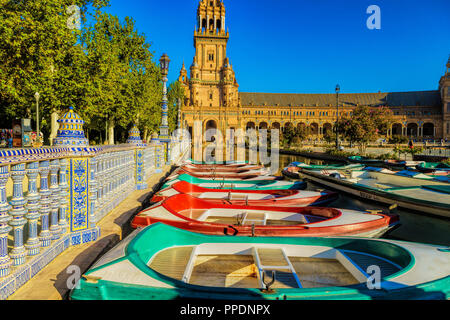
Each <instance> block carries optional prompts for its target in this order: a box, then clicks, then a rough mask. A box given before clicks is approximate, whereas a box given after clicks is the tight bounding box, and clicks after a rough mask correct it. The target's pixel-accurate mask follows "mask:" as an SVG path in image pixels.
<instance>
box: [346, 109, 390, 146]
mask: <svg viewBox="0 0 450 320" xmlns="http://www.w3.org/2000/svg"><path fill="white" fill-rule="evenodd" d="M392 116H393V114H392V111H391V110H389V109H388V108H386V107H377V108H371V107H367V106H359V107H356V108H355V109H354V110H353V114H352V115H351V116H347V117H344V118H342V119H341V120H340V121H339V133H340V134H342V136H343V137H345V138H347V139H348V140H350V141H353V142H355V143H356V144H357V145H358V149H359V152H360V154H362V155H364V154H365V153H366V149H367V145H368V144H369V143H370V142H372V141H375V140H376V139H378V138H379V137H380V136H381V133H382V132H385V131H386V130H387V128H388V127H389V126H390V125H391V123H392Z"/></svg>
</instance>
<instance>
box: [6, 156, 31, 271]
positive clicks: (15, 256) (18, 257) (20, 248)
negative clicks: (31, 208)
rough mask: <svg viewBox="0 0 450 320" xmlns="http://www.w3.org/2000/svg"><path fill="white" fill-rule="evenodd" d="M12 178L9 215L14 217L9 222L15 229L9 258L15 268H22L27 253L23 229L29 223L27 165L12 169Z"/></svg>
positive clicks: (15, 166)
mask: <svg viewBox="0 0 450 320" xmlns="http://www.w3.org/2000/svg"><path fill="white" fill-rule="evenodd" d="M11 178H12V179H13V197H12V199H11V202H10V204H11V206H12V210H11V211H10V212H9V214H10V215H11V216H12V217H13V218H12V220H10V221H9V224H10V226H12V227H13V234H14V247H13V249H12V250H11V253H10V254H9V256H10V257H11V259H12V261H13V265H14V266H20V265H21V264H24V263H25V257H26V255H27V251H26V250H25V246H24V244H23V227H24V226H25V224H26V223H27V220H26V219H25V218H24V216H25V214H26V212H27V211H26V209H25V204H26V203H27V200H26V199H25V198H24V197H23V179H24V178H25V164H24V163H20V164H16V165H14V166H12V167H11Z"/></svg>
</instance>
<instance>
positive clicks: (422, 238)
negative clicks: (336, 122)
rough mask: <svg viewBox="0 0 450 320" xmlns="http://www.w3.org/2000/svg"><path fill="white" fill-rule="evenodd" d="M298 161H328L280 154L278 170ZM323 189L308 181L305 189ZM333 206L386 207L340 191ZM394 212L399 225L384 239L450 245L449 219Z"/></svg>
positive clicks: (364, 208) (314, 162)
mask: <svg viewBox="0 0 450 320" xmlns="http://www.w3.org/2000/svg"><path fill="white" fill-rule="evenodd" d="M294 161H299V162H305V163H308V164H329V163H330V162H326V161H322V160H314V159H308V158H304V157H300V156H292V155H280V164H279V171H278V173H277V175H281V171H282V170H283V168H284V167H286V166H288V165H289V164H290V163H291V162H294ZM316 189H324V187H323V186H320V185H317V184H314V183H313V182H310V181H308V187H307V190H316ZM328 206H329V207H334V208H343V209H353V210H367V209H381V210H382V209H386V208H387V206H382V205H379V204H377V203H374V202H367V201H363V200H360V199H359V198H357V197H351V196H349V195H346V194H343V193H341V194H340V196H339V199H338V200H337V201H335V202H333V203H330V204H329V205H328ZM396 214H398V215H399V216H400V223H401V226H400V227H399V228H397V229H396V230H394V231H392V232H391V233H390V234H388V235H386V236H384V237H383V238H386V239H396V240H406V241H414V242H421V243H429V244H436V245H445V246H448V245H450V220H449V219H445V218H439V217H434V216H426V215H421V214H418V213H415V212H410V211H406V210H402V209H397V211H396Z"/></svg>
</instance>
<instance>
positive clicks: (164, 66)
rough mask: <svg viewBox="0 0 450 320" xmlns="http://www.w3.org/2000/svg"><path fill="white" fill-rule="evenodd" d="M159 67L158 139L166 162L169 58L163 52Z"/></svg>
mask: <svg viewBox="0 0 450 320" xmlns="http://www.w3.org/2000/svg"><path fill="white" fill-rule="evenodd" d="M159 62H160V67H161V75H162V82H163V99H162V104H161V111H162V116H161V117H162V119H161V126H160V127H159V141H161V142H162V143H164V145H165V150H166V152H165V156H166V162H167V161H169V159H170V156H169V152H170V150H169V146H170V137H169V122H168V106H167V104H168V99H167V81H168V79H167V75H168V74H169V64H170V59H169V57H168V56H167V54H165V53H164V54H163V55H162V56H161V59H159Z"/></svg>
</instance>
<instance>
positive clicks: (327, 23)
mask: <svg viewBox="0 0 450 320" xmlns="http://www.w3.org/2000/svg"><path fill="white" fill-rule="evenodd" d="M198 2H199V1H198V0H170V1H164V0H159V1H156V0H127V1H125V0H110V3H111V6H110V7H109V8H108V9H107V10H106V11H107V12H109V13H113V14H115V15H118V16H119V17H120V18H121V19H123V18H124V17H125V16H131V17H133V18H134V20H136V23H137V28H138V30H139V31H140V32H141V33H145V34H146V36H147V39H148V40H149V41H150V42H151V43H152V47H151V48H152V50H153V51H154V52H155V58H156V59H159V57H160V56H161V54H162V53H164V52H167V54H168V55H169V57H170V58H171V60H172V63H171V68H170V74H169V80H170V81H174V80H175V79H176V78H177V77H178V73H179V70H180V68H181V64H182V62H183V60H184V61H185V62H186V68H188V69H189V67H190V65H191V63H192V59H193V56H194V47H193V31H194V27H195V24H196V11H197V5H198ZM224 2H225V7H226V10H227V17H226V25H227V27H228V28H229V31H230V40H229V42H228V52H227V53H228V57H229V58H230V61H231V63H232V65H233V67H234V70H235V72H236V77H237V80H238V83H239V85H240V91H242V92H275V93H332V92H334V88H335V86H336V84H337V83H339V84H340V86H341V92H342V93H354V92H378V91H382V92H388V91H390V92H396V91H414V90H436V89H437V88H438V82H439V79H440V77H441V76H442V75H443V74H444V72H445V64H446V62H447V60H448V58H449V54H450V18H449V12H450V0H420V1H419V0H340V1H336V0H225V1H224ZM370 5H378V6H379V7H380V9H381V30H369V29H368V28H367V27H366V21H367V19H368V18H369V16H370V14H367V13H366V9H367V8H368V7H369V6H370Z"/></svg>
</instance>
